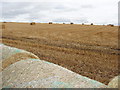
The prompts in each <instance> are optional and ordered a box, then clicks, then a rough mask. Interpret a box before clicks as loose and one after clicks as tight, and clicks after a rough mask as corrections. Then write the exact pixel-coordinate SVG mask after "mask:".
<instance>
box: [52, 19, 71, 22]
mask: <svg viewBox="0 0 120 90" xmlns="http://www.w3.org/2000/svg"><path fill="white" fill-rule="evenodd" d="M52 21H53V22H71V20H70V19H67V18H57V19H53V20H52Z"/></svg>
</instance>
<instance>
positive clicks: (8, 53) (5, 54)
mask: <svg viewBox="0 0 120 90" xmlns="http://www.w3.org/2000/svg"><path fill="white" fill-rule="evenodd" d="M28 58H34V59H39V58H38V57H37V56H36V55H34V54H32V53H30V52H27V51H24V50H21V49H17V48H13V47H9V46H5V45H2V69H4V68H6V67H7V66H9V65H11V64H13V63H15V62H17V61H20V60H24V59H28Z"/></svg>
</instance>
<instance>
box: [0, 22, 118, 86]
mask: <svg viewBox="0 0 120 90" xmlns="http://www.w3.org/2000/svg"><path fill="white" fill-rule="evenodd" d="M3 25H4V28H3V30H2V41H3V43H4V44H6V45H9V46H13V47H17V48H20V49H24V50H27V51H29V52H32V53H34V54H35V55H37V56H38V57H39V58H40V59H43V60H46V61H49V62H53V63H55V64H58V65H60V66H63V67H65V68H68V69H69V70H72V71H74V72H76V73H78V74H80V75H83V76H87V77H89V78H91V79H94V80H97V81H100V82H102V83H104V84H108V82H109V81H110V80H111V79H112V78H113V77H114V76H116V75H118V55H119V52H118V50H119V48H118V27H117V26H114V27H111V26H98V25H77V24H76V25H75V24H73V25H69V24H40V23H37V24H35V25H30V24H29V23H3ZM3 25H1V26H3Z"/></svg>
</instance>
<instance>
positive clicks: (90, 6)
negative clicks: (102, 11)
mask: <svg viewBox="0 0 120 90" xmlns="http://www.w3.org/2000/svg"><path fill="white" fill-rule="evenodd" d="M81 8H89V9H90V8H94V6H93V5H81Z"/></svg>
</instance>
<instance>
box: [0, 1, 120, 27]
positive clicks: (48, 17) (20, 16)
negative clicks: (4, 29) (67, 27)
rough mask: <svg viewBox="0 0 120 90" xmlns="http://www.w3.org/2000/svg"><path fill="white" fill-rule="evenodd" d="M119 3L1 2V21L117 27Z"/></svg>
mask: <svg viewBox="0 0 120 90" xmlns="http://www.w3.org/2000/svg"><path fill="white" fill-rule="evenodd" d="M118 2H119V0H34V1H33V0H2V1H1V2H0V4H1V5H0V7H1V8H2V15H1V16H0V20H2V21H13V22H32V21H35V22H43V23H46V22H50V21H52V22H56V23H57V22H58V23H63V22H65V23H69V22H74V23H95V24H115V25H117V23H118Z"/></svg>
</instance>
